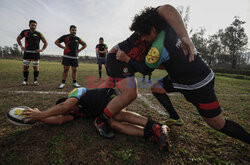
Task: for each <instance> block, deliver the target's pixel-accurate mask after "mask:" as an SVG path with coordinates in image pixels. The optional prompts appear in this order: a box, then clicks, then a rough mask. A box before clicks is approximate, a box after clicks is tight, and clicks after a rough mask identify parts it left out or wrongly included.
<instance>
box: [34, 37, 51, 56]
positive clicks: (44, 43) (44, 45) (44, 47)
mask: <svg viewBox="0 0 250 165" xmlns="http://www.w3.org/2000/svg"><path fill="white" fill-rule="evenodd" d="M42 42H43V47H42V49H38V50H36V52H37V53H39V52H43V51H44V50H45V49H46V48H47V46H48V42H47V40H46V39H45V38H43V39H42Z"/></svg>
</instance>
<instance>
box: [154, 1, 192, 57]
mask: <svg viewBox="0 0 250 165" xmlns="http://www.w3.org/2000/svg"><path fill="white" fill-rule="evenodd" d="M157 12H158V13H159V15H160V16H161V17H163V18H164V19H165V20H166V21H167V22H168V23H169V24H170V26H171V27H172V28H173V29H174V31H175V32H176V33H177V34H178V36H179V37H180V39H181V41H182V45H181V48H182V50H183V51H184V53H185V55H188V54H190V56H189V61H190V62H191V61H193V60H194V45H193V43H192V41H191V39H190V38H189V36H188V32H187V30H186V28H185V25H184V22H183V20H182V18H181V15H180V14H179V12H178V11H177V10H176V9H175V8H174V7H173V6H171V5H163V6H161V7H159V8H158V9H157Z"/></svg>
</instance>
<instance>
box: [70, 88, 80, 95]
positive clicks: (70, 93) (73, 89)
mask: <svg viewBox="0 0 250 165" xmlns="http://www.w3.org/2000/svg"><path fill="white" fill-rule="evenodd" d="M77 89H78V88H75V89H73V90H72V91H71V92H70V93H69V94H68V96H70V95H71V94H72V93H74V92H75V91H76V90H77Z"/></svg>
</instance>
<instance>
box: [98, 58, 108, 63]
mask: <svg viewBox="0 0 250 165" xmlns="http://www.w3.org/2000/svg"><path fill="white" fill-rule="evenodd" d="M97 64H106V58H105V57H99V58H97Z"/></svg>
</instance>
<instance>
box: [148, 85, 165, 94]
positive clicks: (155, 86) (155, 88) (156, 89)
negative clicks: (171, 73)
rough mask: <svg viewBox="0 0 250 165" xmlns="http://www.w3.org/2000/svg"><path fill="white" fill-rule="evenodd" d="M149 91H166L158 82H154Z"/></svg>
mask: <svg viewBox="0 0 250 165" xmlns="http://www.w3.org/2000/svg"><path fill="white" fill-rule="evenodd" d="M151 92H152V93H162V94H163V93H166V91H165V90H164V89H163V88H162V86H161V85H160V84H159V83H155V84H154V85H152V86H151Z"/></svg>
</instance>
